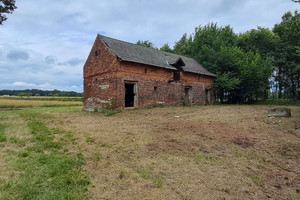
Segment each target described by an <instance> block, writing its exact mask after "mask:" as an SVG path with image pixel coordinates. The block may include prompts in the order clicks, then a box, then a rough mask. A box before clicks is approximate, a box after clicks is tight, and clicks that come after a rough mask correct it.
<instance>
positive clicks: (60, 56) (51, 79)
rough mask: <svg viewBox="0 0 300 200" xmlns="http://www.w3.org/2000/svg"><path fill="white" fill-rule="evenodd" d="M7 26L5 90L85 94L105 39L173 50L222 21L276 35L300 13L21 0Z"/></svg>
mask: <svg viewBox="0 0 300 200" xmlns="http://www.w3.org/2000/svg"><path fill="white" fill-rule="evenodd" d="M16 3H17V6H18V9H17V10H15V12H14V13H13V14H11V15H8V20H7V21H5V22H4V24H3V25H2V26H0V90H1V89H27V88H28V89H33V88H36V89H43V90H53V89H58V90H65V91H77V92H82V91H83V73H82V71H83V65H84V63H85V60H86V59H87V56H88V54H89V52H90V49H91V47H92V45H93V42H94V40H95V38H96V35H97V34H102V35H105V36H108V37H112V38H116V39H120V40H123V41H127V42H132V43H136V42H137V41H138V40H149V41H151V42H152V43H154V44H155V46H157V47H161V46H162V45H163V44H165V43H168V44H169V45H170V46H173V45H174V43H175V42H176V41H178V40H179V39H180V38H181V36H182V35H183V34H184V33H187V34H191V33H193V31H194V29H195V27H197V26H199V25H202V26H204V25H206V24H208V23H210V22H217V23H218V25H220V26H226V25H230V26H231V27H232V28H233V29H234V31H235V32H236V33H242V32H245V31H247V30H250V29H255V28H257V26H262V27H268V28H272V27H273V26H274V24H276V23H280V21H281V17H282V15H283V14H284V13H285V12H287V11H289V10H291V11H294V10H296V9H298V10H299V9H300V4H299V3H293V2H292V1H291V0H210V1H207V0H42V1H37V0H16Z"/></svg>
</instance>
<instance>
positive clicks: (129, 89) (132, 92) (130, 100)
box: [125, 83, 136, 107]
mask: <svg viewBox="0 0 300 200" xmlns="http://www.w3.org/2000/svg"><path fill="white" fill-rule="evenodd" d="M135 102H136V84H135V83H125V107H135Z"/></svg>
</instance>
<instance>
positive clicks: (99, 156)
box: [94, 152, 102, 161]
mask: <svg viewBox="0 0 300 200" xmlns="http://www.w3.org/2000/svg"><path fill="white" fill-rule="evenodd" d="M101 157H102V156H101V154H100V153H99V152H96V153H95V154H94V158H95V159H96V160H97V161H99V160H100V159H101Z"/></svg>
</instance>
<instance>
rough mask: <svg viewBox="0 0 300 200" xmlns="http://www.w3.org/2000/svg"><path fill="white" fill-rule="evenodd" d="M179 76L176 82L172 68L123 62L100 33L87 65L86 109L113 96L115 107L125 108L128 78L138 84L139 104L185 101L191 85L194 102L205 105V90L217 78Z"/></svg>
mask: <svg viewBox="0 0 300 200" xmlns="http://www.w3.org/2000/svg"><path fill="white" fill-rule="evenodd" d="M96 51H97V52H96ZM180 77H181V79H180V81H178V82H174V81H173V71H171V70H167V69H163V68H159V67H153V66H149V65H143V64H137V63H132V62H125V61H121V62H120V61H119V60H118V59H117V57H116V56H115V55H114V54H113V53H112V52H110V51H109V49H108V48H107V46H106V45H105V44H104V43H103V41H102V40H101V39H100V38H99V36H98V37H97V38H96V41H95V43H94V45H93V47H92V50H91V53H90V55H89V57H88V59H87V62H86V64H85V66H84V104H85V109H90V110H93V109H95V108H98V107H101V106H102V105H103V103H108V102H110V101H111V100H112V99H114V100H115V102H116V104H115V106H116V107H118V108H124V106H125V81H133V82H136V83H137V87H138V102H137V107H147V106H152V105H157V104H164V105H178V104H182V103H183V100H184V95H185V92H184V91H185V87H186V86H191V87H192V93H193V99H192V102H191V103H194V104H205V103H206V94H205V91H206V89H207V88H211V87H212V82H213V80H214V78H213V77H210V76H204V75H198V74H193V73H183V72H181V74H180ZM154 88H155V89H154ZM213 97H214V95H213V92H211V101H212V102H213V100H214V99H213Z"/></svg>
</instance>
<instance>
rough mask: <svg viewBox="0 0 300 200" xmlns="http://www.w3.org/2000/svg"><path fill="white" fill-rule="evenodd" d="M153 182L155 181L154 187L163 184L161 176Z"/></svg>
mask: <svg viewBox="0 0 300 200" xmlns="http://www.w3.org/2000/svg"><path fill="white" fill-rule="evenodd" d="M155 183H156V187H159V188H161V187H162V186H163V180H162V179H161V178H157V179H156V181H155Z"/></svg>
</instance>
